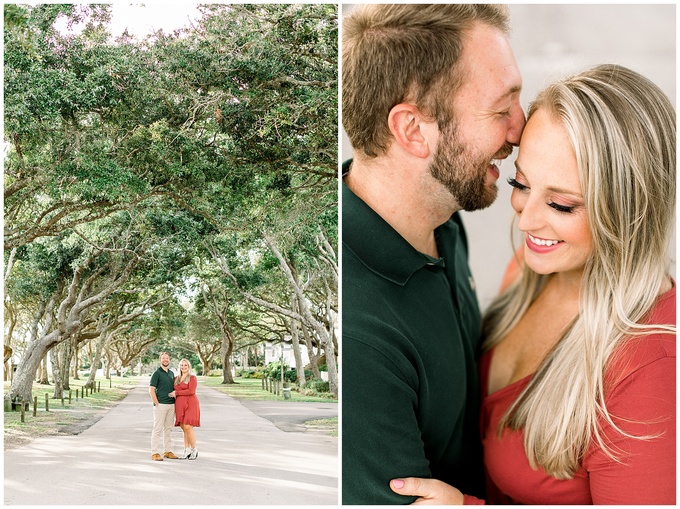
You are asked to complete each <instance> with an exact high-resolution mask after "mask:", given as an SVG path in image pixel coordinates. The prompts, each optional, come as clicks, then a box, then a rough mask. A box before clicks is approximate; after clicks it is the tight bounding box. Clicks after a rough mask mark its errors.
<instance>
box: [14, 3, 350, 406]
mask: <svg viewBox="0 0 680 509" xmlns="http://www.w3.org/2000/svg"><path fill="white" fill-rule="evenodd" d="M199 9H200V16H199V19H198V20H197V21H195V22H193V23H192V24H191V25H190V26H187V27H185V28H181V29H177V30H174V31H172V32H171V33H166V32H164V31H157V32H156V33H153V34H149V35H147V36H145V37H143V38H141V39H138V38H136V37H133V36H131V35H130V34H129V33H127V32H125V33H123V34H122V35H120V36H118V37H113V36H112V35H111V34H110V33H109V22H110V19H111V6H110V5H58V4H49V5H36V6H21V5H5V6H4V10H5V30H4V42H5V60H4V87H5V132H4V136H5V144H6V146H7V147H8V150H7V152H6V157H5V165H4V171H5V187H4V214H5V216H4V217H5V222H4V228H5V230H4V243H5V265H4V266H5V315H6V320H5V345H6V347H10V348H11V349H12V350H14V351H15V352H17V353H19V354H20V355H21V359H22V360H21V362H20V365H19V369H18V371H17V376H16V377H15V379H14V380H13V385H12V389H11V391H10V392H11V394H12V395H13V396H17V395H20V396H26V395H27V393H30V388H28V389H27V384H29V383H30V382H32V380H33V378H34V376H35V370H36V368H37V367H38V366H39V364H40V362H41V360H42V359H44V357H45V355H46V353H47V351H49V350H51V349H54V348H65V346H64V345H67V344H68V345H70V347H69V349H66V350H65V351H66V355H71V354H70V353H69V352H73V351H77V349H78V348H79V347H83V346H84V345H95V344H97V345H99V344H101V347H100V350H101V351H103V352H105V354H110V353H111V351H115V352H117V359H118V361H119V362H121V361H122V357H129V355H132V354H131V353H130V352H129V351H128V350H127V348H128V347H130V348H131V347H132V345H133V344H135V342H137V344H141V343H140V341H141V342H142V343H143V340H145V339H151V340H153V341H152V343H153V342H155V343H158V342H159V341H160V342H170V341H177V342H180V343H182V344H184V345H185V348H193V349H194V350H195V351H196V352H197V354H198V351H199V349H202V350H203V351H204V352H207V351H208V346H209V345H208V344H210V343H211V340H210V338H211V337H212V344H213V346H212V347H211V348H212V350H213V351H214V350H215V345H218V346H219V350H220V352H221V353H220V358H221V364H222V367H223V368H224V372H225V382H229V381H231V380H230V375H229V376H228V372H229V368H230V367H231V366H230V362H231V356H232V354H233V352H234V349H235V348H238V346H239V344H241V343H252V342H257V341H266V340H277V341H280V340H281V331H282V330H285V331H287V332H285V333H284V335H286V336H292V335H295V336H297V333H298V332H301V333H302V332H304V333H305V334H308V335H309V337H310V338H312V341H311V342H310V343H309V345H310V347H311V348H315V349H317V350H318V351H319V352H321V351H323V352H324V353H326V354H329V355H330V356H331V357H332V358H333V359H332V360H331V362H329V360H328V358H327V362H328V364H332V365H333V366H334V365H335V357H336V355H337V353H336V351H337V349H336V345H337V338H336V337H335V326H336V316H337V255H336V253H337V249H336V248H335V247H336V245H337V235H338V234H337V186H338V181H337V124H338V122H337V111H338V108H337V95H338V94H337V7H336V6H334V5H278V4H277V5H222V4H220V5H202V6H200V7H199ZM63 19H65V20H66V26H67V27H71V26H75V25H76V24H78V25H79V26H80V27H81V28H82V29H81V30H80V31H77V32H76V31H71V30H63V29H61V30H60V29H58V28H57V23H56V21H57V20H63ZM62 25H63V24H62ZM171 302H174V303H175V304H174V307H173V306H172V305H170V303H171ZM282 328H283V329H282ZM291 328H294V332H293V330H291ZM121 342H122V343H121ZM206 343H207V344H206ZM116 344H117V345H118V346H117V347H116V346H115V345H116ZM187 345H188V346H187ZM144 348H146V347H142V349H144ZM6 350H7V348H6ZM94 350H95V349H93V351H94ZM124 350H125V351H124ZM146 350H147V351H151V350H152V349H150V348H146ZM130 351H132V350H130ZM213 354H214V352H213ZM135 355H141V353H140V352H137V353H136V354H135ZM96 360H97V363H98V362H99V359H98V358H97V359H96ZM329 374H330V369H329ZM332 375H333V376H335V373H332ZM334 383H335V386H334V390H335V391H337V382H336V381H332V382H331V386H332V387H333V385H334ZM336 393H337V392H336Z"/></svg>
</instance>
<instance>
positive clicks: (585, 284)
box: [483, 65, 676, 479]
mask: <svg viewBox="0 0 680 509" xmlns="http://www.w3.org/2000/svg"><path fill="white" fill-rule="evenodd" d="M538 109H545V110H548V111H550V112H551V113H552V115H553V116H554V118H555V119H557V120H558V121H560V122H561V123H562V124H563V126H564V127H565V129H566V130H567V132H568V134H569V136H570V139H571V142H572V144H573V147H574V150H575V153H576V158H577V161H578V168H579V174H580V180H581V187H582V191H583V196H584V198H585V201H586V204H585V205H586V210H587V214H588V221H589V224H590V232H591V235H592V238H593V242H592V245H593V249H592V253H591V255H590V257H589V259H588V260H587V262H586V264H585V267H584V272H583V277H582V284H581V291H580V296H579V311H580V314H579V316H578V317H577V318H576V319H575V320H574V321H573V323H572V324H571V325H570V326H569V327H568V328H567V330H566V331H565V332H564V333H563V335H562V337H561V339H560V340H559V342H558V343H557V344H556V346H555V347H554V348H553V349H552V350H551V351H550V352H549V353H548V355H547V356H546V357H545V358H544V359H543V361H542V363H541V365H540V366H539V368H538V369H537V371H536V373H535V374H534V375H533V377H532V378H531V381H530V382H529V384H528V385H527V387H526V388H525V389H524V391H523V392H522V393H521V395H520V396H519V397H518V398H517V400H516V401H515V402H514V403H513V404H512V405H511V406H510V408H509V409H508V411H507V412H506V414H505V415H504V417H503V418H502V420H501V423H500V426H499V429H498V433H499V435H500V434H501V433H502V431H503V429H505V428H506V427H507V428H510V429H513V430H520V429H521V430H523V434H524V447H525V450H526V454H527V457H528V459H529V463H530V465H531V466H532V467H533V468H536V466H540V467H541V468H543V469H544V470H545V471H546V472H547V473H548V474H549V475H551V476H553V477H555V478H557V479H570V478H572V477H573V475H574V473H575V472H576V471H577V470H578V468H579V466H580V463H581V460H582V458H583V455H584V454H585V452H586V450H587V448H588V446H589V445H590V443H591V441H592V440H593V439H594V440H596V441H597V444H598V446H600V447H601V448H602V449H603V450H604V451H605V452H606V453H607V454H608V455H609V457H610V458H612V459H613V460H617V458H616V454H615V451H612V450H611V449H610V447H607V446H606V444H605V443H604V440H603V437H602V433H601V431H602V430H601V427H600V420H601V419H602V420H603V421H604V422H606V423H607V424H609V425H611V426H613V428H614V429H616V430H617V431H618V432H620V433H622V434H624V435H626V436H630V435H628V434H626V433H625V432H624V431H623V430H621V429H620V428H619V427H618V426H616V424H614V422H613V421H612V417H611V416H610V415H609V413H608V411H607V407H606V405H605V396H606V390H607V382H608V380H609V379H608V378H605V371H606V369H607V366H608V365H609V364H610V363H611V361H612V359H613V354H614V352H615V351H616V350H617V348H618V347H619V346H620V345H621V343H622V342H623V341H624V340H625V339H626V338H627V337H630V336H640V335H646V334H652V333H659V332H662V333H663V332H666V333H672V334H675V332H676V328H675V326H671V325H667V324H651V323H648V324H645V323H644V322H645V320H648V315H649V312H650V310H651V309H652V307H653V306H654V304H655V301H656V300H657V297H658V295H659V293H660V291H661V288H662V287H663V284H664V282H665V280H666V277H667V249H668V245H669V241H670V239H671V237H672V229H673V225H674V214H675V158H676V157H675V146H676V142H675V132H676V127H675V112H674V109H673V106H672V105H671V103H670V101H669V100H668V98H667V97H666V96H665V95H664V94H663V92H662V91H661V90H660V89H659V88H658V87H657V86H656V85H654V84H653V83H652V82H651V81H649V80H648V79H646V78H644V77H643V76H641V75H640V74H638V73H636V72H634V71H631V70H630V69H626V68H625V67H621V66H616V65H603V66H598V67H595V68H593V69H591V70H589V71H585V72H582V73H580V74H577V75H575V76H572V77H570V78H566V79H563V80H560V81H558V82H557V83H555V84H553V85H551V86H549V87H548V88H547V89H545V90H544V91H543V92H541V93H540V94H539V96H538V97H537V99H536V100H535V101H534V103H533V104H532V106H531V108H530V110H529V117H531V115H532V114H533V113H534V112H536V111H537V110H538ZM548 277H549V276H546V275H539V274H537V273H535V272H533V271H532V270H531V269H529V268H528V267H526V266H525V267H524V268H523V271H522V275H521V276H520V278H519V279H518V280H517V281H516V282H515V283H514V284H513V285H511V286H510V287H509V288H508V289H507V290H506V291H505V292H504V293H503V294H501V295H500V296H499V297H498V298H497V299H496V300H495V301H494V302H493V303H492V304H491V306H490V307H489V310H488V311H487V313H486V316H485V318H484V325H483V328H484V333H485V336H486V338H487V339H486V341H485V343H484V348H485V349H486V350H488V349H489V348H491V347H492V346H493V345H494V344H496V343H497V342H498V341H500V340H501V339H502V338H503V337H505V336H506V335H507V334H508V332H509V331H510V330H511V329H512V328H513V327H515V326H516V325H517V323H518V322H519V320H520V318H521V317H522V315H523V314H524V313H525V312H526V311H527V309H528V308H529V306H530V305H531V303H532V302H533V301H534V300H535V299H536V297H537V296H538V295H539V294H540V292H541V290H542V288H543V286H544V285H545V283H546V281H547V279H548ZM635 438H639V439H649V438H651V437H635ZM617 461H618V460H617Z"/></svg>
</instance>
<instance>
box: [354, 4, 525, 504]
mask: <svg viewBox="0 0 680 509" xmlns="http://www.w3.org/2000/svg"><path fill="white" fill-rule="evenodd" d="M507 25H508V16H507V9H506V8H505V7H502V6H498V5H471V4H446V5H444V4H440V5H404V4H401V5H366V6H361V7H358V8H355V9H354V10H352V11H351V12H350V13H349V15H348V16H347V17H346V18H345V20H344V24H343V78H342V79H343V81H342V82H343V105H342V114H343V125H344V127H345V131H346V132H347V134H348V136H349V138H350V141H351V142H352V146H353V149H354V159H353V160H352V161H350V162H348V163H346V164H345V165H344V168H343V170H344V171H343V173H344V182H343V190H342V211H343V212H342V214H343V219H342V221H343V222H342V243H343V269H342V284H343V286H342V289H343V290H342V355H343V362H342V366H343V377H342V380H343V382H342V383H343V387H342V405H343V409H342V410H343V411H342V462H343V465H342V503H343V504H408V503H411V502H413V501H414V500H415V497H407V496H401V495H398V494H396V493H394V492H393V491H392V490H391V489H390V480H392V479H397V478H401V477H411V476H413V477H426V478H435V479H440V480H442V481H444V482H446V483H448V484H451V485H453V486H455V487H457V488H459V489H460V490H461V491H463V493H466V494H470V495H477V496H482V495H483V485H484V477H483V470H482V457H481V445H480V439H479V431H478V430H479V396H480V395H479V391H478V387H477V384H478V380H477V371H476V366H475V361H476V358H477V356H478V353H479V345H480V323H481V321H480V312H479V307H478V303H477V297H476V293H475V287H474V280H473V278H472V276H471V274H470V270H469V267H468V263H467V256H468V252H467V239H466V236H465V230H464V228H463V225H462V222H461V219H460V217H459V215H458V211H459V210H463V209H464V210H477V209H480V208H484V207H487V206H488V205H490V204H491V203H492V202H493V200H494V199H495V198H496V193H497V188H496V180H497V179H498V178H499V170H498V167H497V165H496V164H495V163H494V160H499V159H504V158H506V157H507V156H508V155H510V154H511V152H512V149H513V146H515V145H517V144H518V143H519V138H520V135H521V131H522V129H523V127H524V112H523V111H522V108H521V106H520V105H519V92H520V89H521V77H520V75H519V71H518V69H517V66H516V64H515V60H514V56H513V54H512V51H511V49H510V46H509V44H508V40H507Z"/></svg>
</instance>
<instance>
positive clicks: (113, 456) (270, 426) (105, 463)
mask: <svg viewBox="0 0 680 509" xmlns="http://www.w3.org/2000/svg"><path fill="white" fill-rule="evenodd" d="M198 397H199V399H200V402H201V423H202V426H201V427H200V428H197V430H196V435H197V439H198V449H199V451H200V454H199V458H198V459H197V460H195V461H189V460H165V461H152V460H151V453H150V450H149V448H150V438H151V427H152V423H153V415H152V406H151V404H150V403H149V395H148V386H147V385H140V386H138V387H136V388H135V389H133V390H132V391H131V392H130V394H129V395H128V396H127V397H126V398H125V399H124V400H123V401H122V402H121V403H119V404H118V405H117V406H116V407H114V408H113V409H112V410H111V411H110V412H108V413H107V414H106V415H105V416H104V417H103V418H102V419H101V420H99V421H98V422H97V423H96V424H95V425H94V426H92V427H90V428H89V429H87V430H86V431H84V432H83V433H81V434H80V435H75V436H59V437H45V438H40V439H37V440H35V441H33V442H32V443H31V444H29V445H27V446H24V447H20V448H18V449H13V450H10V451H5V464H4V467H5V497H4V501H5V504H6V505H18V504H31V505H33V504H40V505H43V504H50V505H62V504H63V505H66V504H69V505H70V504H75V505H95V504H96V505H109V504H116V505H119V504H120V505H151V504H190V505H217V504H219V505H269V504H275V505H337V503H338V439H337V438H335V437H329V436H326V435H320V434H315V433H301V432H285V431H282V430H281V429H279V428H277V427H276V426H275V425H274V423H273V422H270V420H268V419H267V418H264V417H260V416H258V415H257V414H256V413H254V412H253V411H251V410H249V409H248V408H246V407H245V406H244V405H242V404H241V403H240V402H239V401H238V400H235V399H233V398H230V397H228V396H226V395H224V394H222V393H220V392H218V391H216V390H214V389H211V388H209V387H204V386H199V390H198ZM285 404H287V402H282V403H281V404H274V405H271V404H270V405H259V406H260V408H259V412H260V413H261V414H262V415H264V416H267V417H268V418H269V419H272V420H273V421H274V422H278V424H279V425H280V426H282V427H284V428H285V427H286V426H293V427H295V426H296V423H297V422H299V420H300V419H302V418H303V417H302V415H301V412H302V410H301V408H300V405H301V404H296V403H293V404H292V405H293V406H291V415H292V417H290V416H289V417H288V418H283V417H281V416H282V415H284V413H283V412H281V408H282V405H285ZM309 405H310V407H309V408H310V415H309V416H307V418H309V419H314V418H319V417H326V416H327V414H326V413H319V412H321V408H323V407H326V406H327V405H326V404H320V405H317V404H315V403H311V404H309ZM316 407H319V408H316ZM325 411H326V412H327V411H328V410H325ZM317 414H318V415H317ZM335 414H336V415H337V405H336V409H335ZM307 418H304V420H307ZM282 423H283V424H282ZM286 423H287V424H286ZM297 429H300V428H299V427H298V428H297ZM173 448H174V451H175V452H177V453H179V452H180V450H181V449H182V448H183V442H182V434H181V431H180V430H179V428H176V430H175V431H173Z"/></svg>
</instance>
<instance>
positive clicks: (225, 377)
mask: <svg viewBox="0 0 680 509" xmlns="http://www.w3.org/2000/svg"><path fill="white" fill-rule="evenodd" d="M233 351H234V339H233V336H232V334H231V331H224V330H222V349H221V351H220V353H221V355H222V384H233V383H235V382H234V377H233V376H232V374H231V354H232V352H233Z"/></svg>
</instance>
